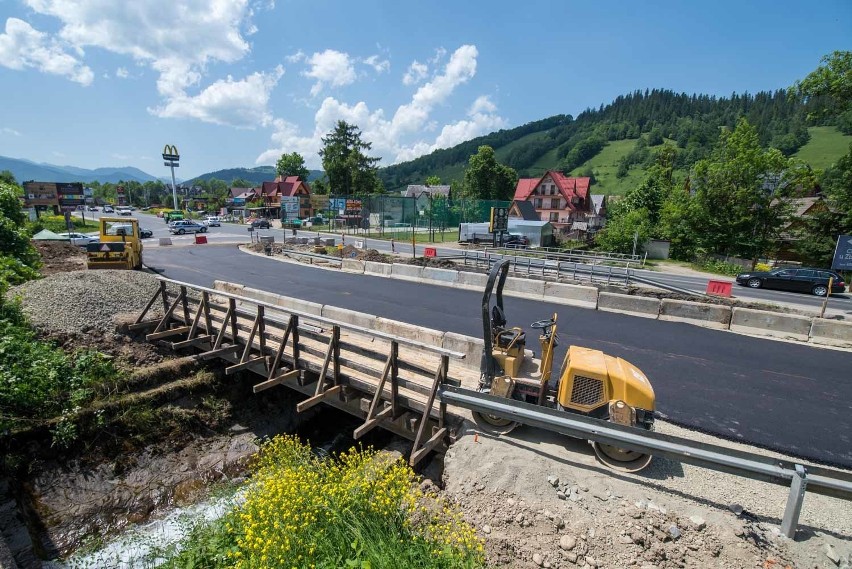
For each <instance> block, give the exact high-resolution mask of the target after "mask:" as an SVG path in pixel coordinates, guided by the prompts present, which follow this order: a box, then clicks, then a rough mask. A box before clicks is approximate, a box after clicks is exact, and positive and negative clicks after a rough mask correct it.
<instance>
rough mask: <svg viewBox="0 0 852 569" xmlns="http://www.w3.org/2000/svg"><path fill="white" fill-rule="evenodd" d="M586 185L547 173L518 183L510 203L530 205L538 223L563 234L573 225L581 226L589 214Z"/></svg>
mask: <svg viewBox="0 0 852 569" xmlns="http://www.w3.org/2000/svg"><path fill="white" fill-rule="evenodd" d="M590 184H591V179H590V178H586V177H582V178H571V177H568V176H565V175H564V174H562V172H557V171H555V170H548V171H547V172H545V173H544V175H543V176H541V177H540V178H521V179H520V180H518V185H517V186H516V187H515V197H514V200H515V201H525V202H530V203H531V204H532V206H533V207H534V208H535V211H536V213H537V214H538V216H539V219H540V220H542V221H549V222H550V223H551V224H552V225H553V226H554V228H556V229H559V230H562V231H567V230H570V228H571V225H572V224H573V223H574V222H579V221H582V222H585V221H586V219H587V218H588V216H589V215H590V214H592V213H593V209H592V200H591V196H590V195H589V185H590Z"/></svg>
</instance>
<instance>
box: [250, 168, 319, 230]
mask: <svg viewBox="0 0 852 569" xmlns="http://www.w3.org/2000/svg"><path fill="white" fill-rule="evenodd" d="M284 196H286V197H298V198H299V217H300V218H301V219H305V218H308V217H312V216H313V210H312V209H311V187H310V186H309V185H308V183H307V182H306V181H304V180H302V179H301V178H299V176H287V177H282V176H278V177H277V178H275V180H274V181H272V182H263V184H262V185H261V187H260V197H261V199H263V201H264V204H269V205H268V206H267V207H272V208H278V209H279V210H280V208H281V198H282V197H284ZM276 217H277V216H276Z"/></svg>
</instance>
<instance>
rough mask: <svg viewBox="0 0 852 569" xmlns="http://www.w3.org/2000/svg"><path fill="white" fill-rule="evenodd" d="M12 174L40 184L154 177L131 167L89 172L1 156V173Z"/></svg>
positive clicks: (116, 180)
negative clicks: (5, 171) (3, 171)
mask: <svg viewBox="0 0 852 569" xmlns="http://www.w3.org/2000/svg"><path fill="white" fill-rule="evenodd" d="M2 170H8V171H10V172H12V174H13V175H14V176H15V179H16V180H18V181H19V182H25V181H27V180H37V181H39V182H83V183H86V184H88V183H92V182H100V183H102V184H103V183H113V184H115V183H118V182H119V181H134V182H140V183H141V182H149V181H152V180H156V179H157V178H155V177H154V176H152V175H150V174H148V173H147V172H143V171H142V170H139V169H138V168H133V167H131V166H125V167H121V168H119V167H114V168H96V169H94V170H88V169H86V168H77V167H74V166H57V165H55V164H37V163H35V162H32V161H30V160H23V159H20V158H9V157H7V156H0V171H2Z"/></svg>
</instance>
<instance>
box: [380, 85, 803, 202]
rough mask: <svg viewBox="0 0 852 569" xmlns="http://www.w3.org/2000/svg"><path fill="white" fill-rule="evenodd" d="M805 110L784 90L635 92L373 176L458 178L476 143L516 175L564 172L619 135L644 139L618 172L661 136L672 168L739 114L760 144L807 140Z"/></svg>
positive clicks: (638, 161) (793, 147)
mask: <svg viewBox="0 0 852 569" xmlns="http://www.w3.org/2000/svg"><path fill="white" fill-rule="evenodd" d="M807 111H808V109H807V107H806V106H805V105H804V104H802V103H801V102H799V101H797V100H795V99H793V98H791V97H790V96H788V94H787V92H786V91H784V90H778V91H774V92H768V91H762V92H760V93H757V94H754V95H752V94H749V93H744V94H737V93H734V94H732V95H731V96H730V97H715V96H710V95H696V94H693V95H687V94H686V93H675V92H673V91H670V90H665V89H654V90H645V91H635V92H633V93H630V94H628V95H623V96H620V97H618V98H616V99H615V100H614V101H613V102H611V103H610V104H608V105H606V106H604V105H601V106H600V107H599V108H597V109H587V110H585V111H583V112H582V113H580V115H579V116H577V117H576V118H574V117H572V116H570V115H556V116H553V117H550V118H547V119H543V120H539V121H535V122H531V123H529V124H526V125H523V126H520V127H517V128H513V129H509V130H500V131H498V132H495V133H491V134H488V135H485V136H481V137H478V138H475V139H473V140H469V141H467V142H463V143H462V144H459V145H458V146H455V147H453V148H447V149H442V150H436V151H435V152H432V153H431V154H428V155H426V156H421V157H420V158H417V159H416V160H412V161H410V162H404V163H402V164H395V165H393V166H388V167H386V168H382V169H381V170H380V171H379V176H380V177H381V179H382V181H383V182H384V184H385V187H386V188H387V189H388V190H389V191H393V190H396V189H400V188H402V187H404V186H405V185H407V184H414V183H418V184H419V183H423V181H424V180H425V178H426V177H427V176H430V175H437V176H440V177H441V178H442V181H444V182H450V181H451V180H452V179H458V180H460V179H461V176H460V173H461V171H462V169H463V167H464V166H465V165H466V163H467V160H468V158H469V157H470V155H471V154H474V153H475V152H476V149H477V148H478V147H479V146H480V145H483V144H487V145H489V146H491V147H492V148H494V150H495V151H496V152H495V153H496V156H497V158H498V159H499V160H500V161H501V162H502V163H503V164H506V165H507V166H510V167H512V168H514V169H515V170H517V171H518V174H519V175H520V176H522V177H524V176H536V175H540V174H541V173H542V172H543V171H544V170H546V169H551V168H552V169H559V170H562V171H564V172H569V171H571V170H573V169H574V168H576V167H578V166H580V165H582V164H583V163H584V162H585V161H586V160H588V159H589V158H591V157H593V156H595V155H596V154H598V153H599V152H600V151H601V150H602V149H603V147H604V146H605V145H606V144H607V143H608V142H611V141H617V140H625V139H637V141H638V140H644V144H642V143H639V148H637V151H636V152H630V153H629V154H628V155H626V156H625V157H624V158H623V165H620V172H619V174H620V175H626V173H627V170H629V168H630V167H631V166H640V165H642V164H643V162H645V161H648V160H650V152H647V151H643V148H642V147H643V146H645V147H647V146H655V145H657V144H660V143H662V141H663V140H664V139H670V140H672V141H674V142H675V143H676V144H677V146H678V148H679V149H680V150H681V152H678V153H677V164H675V167H676V168H686V167H688V166H690V165H692V164H694V163H695V162H696V161H698V160H700V159H701V158H704V157H705V156H707V154H708V152H709V151H710V149H711V147H712V146H713V144H714V143H715V142H716V141H717V140H718V137H719V130H720V128H721V127H729V128H732V127H734V126H735V124H736V122H737V120H738V119H739V118H741V117H745V118H746V119H748V121H749V123H750V124H752V125H753V126H754V127H755V128H756V129H757V132H758V135H759V136H760V141H761V143H762V144H763V145H764V146H772V147H774V148H778V149H779V150H781V151H782V152H783V153H784V154H785V155H791V154H793V153H795V152H796V151H797V150H798V149H799V148H800V147H801V146H803V145H804V144H806V143H807V142H808V138H809V135H808V130H807V127H806V123H805V117H806V116H807ZM643 135H644V136H643ZM640 137H642V138H641V139H640Z"/></svg>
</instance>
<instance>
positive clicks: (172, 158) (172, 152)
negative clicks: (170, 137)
mask: <svg viewBox="0 0 852 569" xmlns="http://www.w3.org/2000/svg"><path fill="white" fill-rule="evenodd" d="M163 160H164V161H165V162H164V165H166V166H168V167H169V168H171V170H172V199H173V200H174V204H175V207H174V209H175V210H177V209H178V200H177V184H176V183H175V168H177V167H178V166H180V164H178V161H179V160H180V154H178V149H177V147H176V146H174V145H173V144H167V145H165V146H164V147H163Z"/></svg>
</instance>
